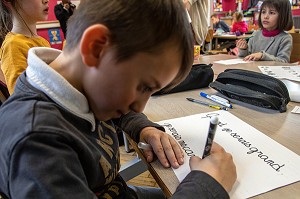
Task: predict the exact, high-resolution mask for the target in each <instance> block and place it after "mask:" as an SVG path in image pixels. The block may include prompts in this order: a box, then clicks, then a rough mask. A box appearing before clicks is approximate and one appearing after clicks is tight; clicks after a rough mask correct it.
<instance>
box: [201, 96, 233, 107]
mask: <svg viewBox="0 0 300 199" xmlns="http://www.w3.org/2000/svg"><path fill="white" fill-rule="evenodd" d="M200 96H202V97H205V98H207V99H209V100H211V101H214V102H216V103H218V104H221V105H223V106H226V107H228V108H232V105H231V104H229V103H227V102H225V101H224V100H220V99H219V98H215V97H213V96H210V95H208V94H206V93H204V92H200Z"/></svg>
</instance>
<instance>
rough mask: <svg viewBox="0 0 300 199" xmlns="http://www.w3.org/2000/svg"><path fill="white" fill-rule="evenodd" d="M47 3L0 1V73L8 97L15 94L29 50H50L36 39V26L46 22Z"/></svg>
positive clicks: (35, 0) (43, 41)
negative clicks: (41, 48) (17, 81)
mask: <svg viewBox="0 0 300 199" xmlns="http://www.w3.org/2000/svg"><path fill="white" fill-rule="evenodd" d="M48 10H49V7H48V0H1V1H0V11H1V12H0V13H1V14H0V18H1V20H0V23H1V32H0V37H1V39H2V40H3V42H2V45H1V51H0V60H1V70H2V71H3V74H4V78H5V81H6V84H7V88H8V90H9V93H10V94H12V93H13V92H14V87H15V84H16V80H17V78H18V77H19V76H20V74H21V73H22V72H23V71H24V70H25V69H26V67H27V54H28V50H29V49H30V48H32V47H37V46H45V47H50V44H49V42H48V41H47V40H46V39H44V38H42V37H40V36H38V34H37V29H36V23H37V22H38V21H44V20H47V18H48Z"/></svg>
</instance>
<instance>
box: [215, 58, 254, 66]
mask: <svg viewBox="0 0 300 199" xmlns="http://www.w3.org/2000/svg"><path fill="white" fill-rule="evenodd" d="M249 62H251V61H244V60H243V59H239V58H238V59H227V60H219V61H215V63H217V64H224V65H233V64H246V63H249Z"/></svg>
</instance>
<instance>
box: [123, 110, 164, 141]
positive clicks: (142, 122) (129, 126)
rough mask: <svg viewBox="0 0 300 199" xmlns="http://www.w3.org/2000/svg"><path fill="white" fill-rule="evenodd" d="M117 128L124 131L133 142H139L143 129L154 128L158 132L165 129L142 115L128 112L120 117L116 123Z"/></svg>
mask: <svg viewBox="0 0 300 199" xmlns="http://www.w3.org/2000/svg"><path fill="white" fill-rule="evenodd" d="M118 126H119V127H120V128H121V129H122V130H123V131H125V132H126V133H127V134H128V135H129V136H130V137H131V138H132V139H133V140H134V141H135V142H139V140H140V132H141V130H142V129H143V128H145V127H150V126H151V127H155V128H157V129H159V130H162V131H165V129H164V128H163V127H162V126H160V125H158V124H156V123H154V122H152V121H150V120H149V119H148V118H147V116H146V115H145V114H143V113H135V112H130V113H128V114H126V115H124V116H122V117H121V118H120V120H119V122H118Z"/></svg>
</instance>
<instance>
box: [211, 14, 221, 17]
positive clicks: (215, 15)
mask: <svg viewBox="0 0 300 199" xmlns="http://www.w3.org/2000/svg"><path fill="white" fill-rule="evenodd" d="M213 17H214V18H219V17H218V15H217V14H212V15H211V16H210V18H213Z"/></svg>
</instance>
